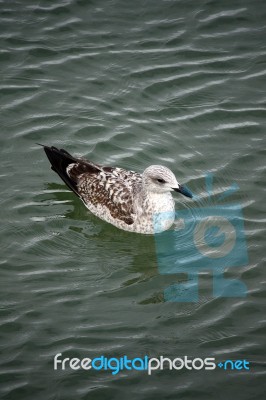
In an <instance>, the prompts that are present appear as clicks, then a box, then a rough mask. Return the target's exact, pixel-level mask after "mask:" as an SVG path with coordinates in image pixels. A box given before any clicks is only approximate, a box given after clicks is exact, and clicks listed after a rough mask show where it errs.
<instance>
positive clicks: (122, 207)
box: [70, 166, 134, 225]
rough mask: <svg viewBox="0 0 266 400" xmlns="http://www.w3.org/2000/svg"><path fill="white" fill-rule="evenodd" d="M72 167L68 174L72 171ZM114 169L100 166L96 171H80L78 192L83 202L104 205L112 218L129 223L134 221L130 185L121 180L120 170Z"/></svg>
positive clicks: (96, 205)
mask: <svg viewBox="0 0 266 400" xmlns="http://www.w3.org/2000/svg"><path fill="white" fill-rule="evenodd" d="M97 167H98V166H97ZM74 168H76V166H73V169H74ZM73 169H71V171H70V175H71V174H72V173H73V172H74V171H73ZM116 170H117V168H111V167H101V170H100V171H99V172H96V173H90V172H87V173H86V172H84V173H81V174H80V175H79V177H78V184H77V188H78V194H79V196H80V197H81V198H82V200H83V201H84V203H85V204H88V205H89V204H92V205H94V206H95V207H106V208H107V209H108V210H109V211H110V214H111V216H112V217H113V218H115V219H119V220H121V221H124V222H125V223H126V224H128V225H131V224H133V222H134V207H133V199H132V185H130V184H128V182H127V181H125V180H122V179H121V178H122V175H121V173H120V171H116ZM118 170H120V169H118ZM115 172H117V173H115Z"/></svg>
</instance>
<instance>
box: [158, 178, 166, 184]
mask: <svg viewBox="0 0 266 400" xmlns="http://www.w3.org/2000/svg"><path fill="white" fill-rule="evenodd" d="M157 181H158V182H160V183H165V180H164V179H160V178H158V179H157Z"/></svg>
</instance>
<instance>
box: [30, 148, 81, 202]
mask: <svg viewBox="0 0 266 400" xmlns="http://www.w3.org/2000/svg"><path fill="white" fill-rule="evenodd" d="M38 144H39V143H38ZM40 146H43V148H44V151H45V153H46V155H47V157H48V160H49V161H50V163H51V169H52V170H53V171H55V172H56V173H57V174H58V175H59V176H60V178H61V179H62V180H63V181H64V182H65V184H66V185H67V186H68V187H69V189H71V190H73V192H75V193H76V194H77V195H78V189H77V180H76V179H75V178H74V177H71V176H70V175H69V174H68V172H67V167H68V166H69V165H70V164H76V163H78V162H80V160H78V159H77V158H74V157H72V156H71V154H69V153H68V152H67V151H66V150H64V149H58V148H56V147H54V146H51V147H49V146H45V145H42V144H41V145H40Z"/></svg>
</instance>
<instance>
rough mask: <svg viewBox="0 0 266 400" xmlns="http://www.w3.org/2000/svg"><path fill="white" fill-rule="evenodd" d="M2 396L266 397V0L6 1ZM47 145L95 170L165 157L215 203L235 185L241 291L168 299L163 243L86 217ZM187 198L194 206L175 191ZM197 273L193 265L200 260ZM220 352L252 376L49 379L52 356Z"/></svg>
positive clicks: (208, 285)
mask: <svg viewBox="0 0 266 400" xmlns="http://www.w3.org/2000/svg"><path fill="white" fill-rule="evenodd" d="M0 10H1V12H0V32H1V33H0V37H1V41H2V46H1V50H0V60H1V82H0V103H1V134H0V144H1V176H0V178H1V208H0V213H1V233H0V240H1V270H0V271H1V272H0V273H1V277H0V282H1V287H2V288H1V319H0V326H1V342H0V345H1V359H0V363H1V372H0V377H1V382H2V383H1V390H2V397H1V398H3V399H12V400H16V399H23V400H27V399H35V398H36V397H38V398H39V399H44V400H50V399H64V400H68V399H69V400H71V399H73V398H79V399H101V400H102V399H121V398H124V397H125V396H126V397H127V398H128V399H129V400H131V399H136V398H138V399H153V400H154V399H160V400H161V399H177V398H180V399H181V398H186V399H189V400H190V399H197V400H199V399H206V398H213V397H214V396H215V398H218V399H220V398H221V399H222V398H228V399H232V398H234V399H243V400H244V399H261V398H262V394H263V392H265V372H264V370H263V366H265V316H264V315H265V314H264V309H265V290H264V287H263V284H264V283H265V273H264V268H265V245H264V243H265V239H264V238H265V197H263V193H265V155H266V151H265V138H264V137H265V128H266V126H265V110H266V105H265V101H266V97H265V74H266V69H265V56H266V48H265V37H266V6H265V2H264V1H259V0H255V1H245V0H244V1H236V0H233V1H230V2H229V1H219V2H218V1H195V0H191V1H185V0H182V1H181V0H180V1H174V0H173V1H163V0H156V1H152V0H147V1H144V2H143V1H140V0H137V1H134V2H131V1H127V0H126V1H125V0H123V1H122V0H113V1H111V0H106V1H103V0H100V1H85V0H76V1H74V0H65V1H59V0H58V1H53V2H51V1H48V0H41V1H39V2H36V1H35V2H34V1H32V0H23V1H22V0H21V1H12V2H7V1H1V2H0ZM36 142H41V143H45V144H49V145H56V146H60V147H63V148H65V149H66V150H68V151H70V152H72V153H74V154H76V155H82V156H86V157H88V158H90V159H92V160H93V161H95V162H98V163H104V164H108V165H118V166H120V167H124V168H128V169H133V170H137V171H143V169H144V168H145V167H147V166H148V165H150V164H163V165H166V166H168V167H169V168H171V169H172V170H173V172H174V173H175V174H176V176H177V177H178V180H179V181H180V182H182V183H184V184H187V185H188V186H189V187H190V189H191V190H192V191H193V192H194V193H195V194H197V195H198V196H200V198H201V199H202V200H201V201H202V202H201V204H202V206H206V205H207V204H208V195H207V193H206V186H205V176H206V174H207V173H208V172H211V173H212V174H213V175H214V183H213V193H212V196H214V198H215V196H216V197H217V196H219V195H220V194H222V193H223V192H224V191H225V190H226V189H227V188H229V187H230V186H231V185H232V184H233V183H236V184H237V185H238V186H239V190H238V191H237V192H235V193H233V194H232V196H231V198H230V199H228V201H232V202H237V203H239V204H241V207H242V210H243V216H244V226H245V235H246V240H247V247H248V255H249V262H248V265H245V266H242V267H241V266H240V267H239V268H235V269H230V270H228V271H227V274H228V275H227V276H229V277H232V278H235V279H240V280H241V281H242V282H244V283H245V285H246V287H247V289H248V293H247V296H246V297H242V298H222V297H218V298H214V297H213V278H212V271H208V270H207V271H203V272H202V273H201V275H200V280H199V288H200V290H199V294H200V297H199V301H197V302H195V303H192V302H165V301H164V289H165V288H166V287H169V285H171V284H173V283H176V282H182V281H186V279H187V276H186V274H182V275H178V276H175V275H161V274H160V273H159V269H158V260H157V257H156V247H155V242H154V239H153V237H151V236H142V235H136V234H130V233H127V232H123V231H120V230H118V229H116V228H115V227H113V226H110V225H108V224H106V223H105V222H103V221H101V220H99V219H97V218H96V217H94V216H92V215H91V214H90V213H89V212H88V211H87V210H86V209H85V207H84V206H83V204H82V203H81V202H80V201H79V200H78V199H77V198H76V197H75V196H74V195H73V194H72V193H70V192H69V191H68V190H67V188H66V187H65V185H64V184H63V183H62V182H61V181H60V179H59V178H58V177H57V176H56V175H55V174H54V173H53V172H52V171H51V170H50V168H49V163H48V161H47V159H46V157H45V154H44V152H43V151H42V149H41V148H40V147H39V146H37V145H36ZM175 197H176V208H177V209H180V210H188V211H191V213H192V214H193V213H195V211H194V209H195V206H196V203H193V201H191V200H189V199H186V198H181V196H178V195H176V196H175ZM188 268H189V267H188ZM57 353H63V355H64V356H65V357H80V358H83V357H96V356H99V355H101V354H104V355H105V356H107V357H120V356H122V355H125V354H126V355H127V356H128V357H143V356H144V355H146V354H147V355H149V356H150V357H157V356H160V355H164V356H168V357H171V358H175V357H178V356H184V355H188V356H190V357H216V358H217V360H219V359H221V360H224V359H226V358H232V359H238V358H240V359H244V358H246V359H247V360H249V361H250V362H251V366H252V367H251V370H250V371H231V372H228V371H223V370H219V369H217V370H215V371H210V372H207V371H186V370H182V371H168V370H164V371H158V372H156V373H154V374H153V375H151V376H148V375H147V373H146V372H145V371H123V372H121V373H119V374H117V375H112V374H111V373H110V371H106V372H103V371H98V372H97V371H94V372H93V371H90V372H88V371H72V370H71V369H69V368H68V369H66V370H65V371H54V369H53V357H54V356H55V354H57Z"/></svg>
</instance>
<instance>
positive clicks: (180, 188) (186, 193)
mask: <svg viewBox="0 0 266 400" xmlns="http://www.w3.org/2000/svg"><path fill="white" fill-rule="evenodd" d="M173 189H174V191H175V192H179V193H182V194H183V195H184V196H186V197H190V198H191V199H192V197H193V195H192V193H191V191H190V190H189V189H187V188H186V187H185V186H181V185H179V186H178V187H177V188H173Z"/></svg>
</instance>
